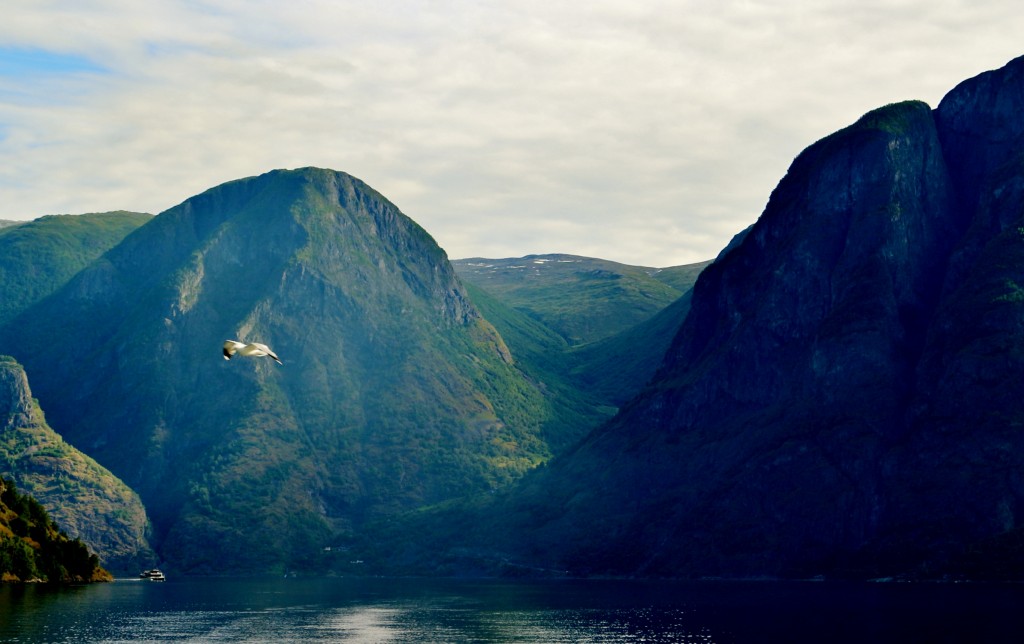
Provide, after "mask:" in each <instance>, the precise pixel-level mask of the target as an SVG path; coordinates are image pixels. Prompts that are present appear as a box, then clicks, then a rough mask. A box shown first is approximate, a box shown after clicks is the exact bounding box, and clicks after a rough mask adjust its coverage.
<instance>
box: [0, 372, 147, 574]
mask: <svg viewBox="0 0 1024 644" xmlns="http://www.w3.org/2000/svg"><path fill="white" fill-rule="evenodd" d="M0 473H2V474H3V475H4V476H6V477H7V478H9V479H11V480H13V481H16V482H17V484H18V486H19V487H20V488H21V489H22V490H24V491H25V492H26V493H27V494H31V495H32V496H33V497H34V498H35V499H36V500H38V501H39V502H40V503H41V504H42V505H43V506H44V507H46V508H47V509H48V512H49V514H50V516H52V517H53V518H54V520H55V521H56V522H57V523H59V524H60V526H61V528H62V529H63V530H65V531H66V532H67V533H68V534H69V535H71V536H72V537H73V538H77V539H81V540H82V541H83V542H85V543H86V544H87V545H88V546H89V548H90V549H91V550H92V551H93V552H95V553H96V554H97V555H99V557H100V560H101V561H102V562H103V565H104V566H106V567H108V568H110V569H113V570H134V569H137V568H139V567H144V566H146V565H148V564H151V563H152V561H153V558H154V554H153V552H152V550H151V549H150V547H149V543H148V541H147V539H146V531H147V529H148V521H147V518H146V512H145V510H144V509H143V507H142V502H141V501H140V500H139V497H138V495H137V494H135V493H134V492H132V491H131V490H130V489H129V488H128V487H127V486H126V485H125V484H124V483H122V482H121V481H120V480H118V479H117V478H116V477H115V476H114V475H113V474H111V473H110V472H109V471H108V470H106V469H105V468H103V467H101V466H100V465H99V464H97V463H96V462H95V461H94V460H93V459H91V458H89V457H88V456H86V455H85V454H82V453H81V452H80V451H78V450H77V449H75V448H74V447H72V446H71V445H69V444H67V443H65V442H64V440H63V439H62V438H61V437H60V436H58V435H57V434H56V433H55V432H54V431H53V430H52V429H50V427H49V426H48V425H47V424H46V419H45V418H44V417H43V412H42V410H40V408H39V405H38V404H37V403H36V402H35V401H34V400H33V399H32V392H31V391H30V390H29V385H28V379H27V377H26V375H25V371H24V369H22V367H21V365H19V364H18V363H17V362H15V361H14V360H13V359H12V358H10V357H8V356H0Z"/></svg>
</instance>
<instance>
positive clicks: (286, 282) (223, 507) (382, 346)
mask: <svg viewBox="0 0 1024 644" xmlns="http://www.w3.org/2000/svg"><path fill="white" fill-rule="evenodd" d="M28 320H32V324H26V323H24V322H26V321H28ZM71 321H74V322H73V324H74V329H75V330H76V331H75V333H76V335H75V340H76V346H77V347H80V351H79V353H77V354H76V355H75V356H74V359H67V357H66V355H65V353H64V351H65V350H64V349H63V348H62V347H61V346H60V345H59V344H54V343H53V342H52V339H53V338H55V337H56V338H60V337H66V336H67V335H68V334H69V333H71V326H70V324H72V323H71ZM229 338H234V339H240V340H246V341H261V342H265V343H267V344H269V345H270V346H272V347H273V348H274V349H275V350H276V352H277V353H278V355H280V357H281V359H282V360H283V362H284V366H278V365H277V364H275V363H273V362H270V361H258V360H245V359H235V360H232V361H230V362H227V361H225V360H223V359H222V357H221V355H220V346H221V344H222V342H223V341H224V340H225V339H229ZM0 346H3V347H5V348H6V349H7V350H8V351H9V352H11V353H13V354H14V355H16V356H17V357H18V358H19V359H20V360H22V361H23V363H24V364H25V366H26V370H27V371H28V373H29V374H30V376H31V377H32V379H33V383H34V387H35V388H36V391H37V395H38V397H39V400H40V401H41V403H42V404H43V406H44V407H45V408H46V409H47V413H48V415H49V416H50V421H51V423H52V424H53V426H54V427H55V428H56V429H58V430H59V431H61V432H62V433H63V434H64V435H65V436H67V437H68V438H69V440H73V441H74V442H75V443H76V444H78V445H82V446H83V448H84V449H86V450H88V452H89V453H90V454H91V455H92V456H94V457H95V458H96V459H97V460H98V461H100V462H101V463H104V464H108V465H109V467H111V469H113V470H114V471H115V472H116V473H117V474H118V475H119V476H121V477H122V478H123V479H124V480H126V481H127V482H129V483H130V484H131V485H132V486H133V487H134V488H135V489H137V490H138V491H139V493H140V495H141V496H142V498H143V500H144V502H145V503H146V507H147V509H148V511H149V512H150V516H151V517H152V518H153V523H154V527H155V538H156V540H157V543H158V544H159V545H158V547H159V549H160V552H161V554H162V555H163V556H164V557H165V558H166V559H167V560H168V562H169V564H170V565H171V566H174V567H178V568H181V569H185V570H188V571H196V572H205V571H217V570H234V571H249V570H251V571H265V570H282V569H287V568H292V567H317V566H321V565H324V562H322V561H320V560H319V559H318V557H319V556H320V555H321V553H322V552H323V547H324V546H325V545H342V544H344V543H345V541H346V540H347V539H349V538H351V537H352V536H353V535H354V534H356V533H357V532H359V531H360V530H361V529H362V526H364V525H365V524H366V523H367V522H368V521H371V520H374V519H376V518H379V517H382V516H389V515H390V514H392V513H395V512H397V511H400V510H405V509H409V508H413V507H418V506H420V505H424V504H430V503H436V502H439V501H443V500H445V499H448V498H451V497H453V496H457V495H460V494H464V493H467V492H473V491H479V490H490V489H492V488H494V487H500V486H501V485H503V484H505V483H507V482H509V481H511V480H513V479H515V478H516V477H518V476H519V475H520V474H521V473H522V472H523V471H525V470H526V469H528V468H529V467H531V466H533V465H535V464H536V463H538V462H540V461H542V460H544V459H546V458H547V457H548V456H549V454H550V452H549V448H548V441H549V439H551V438H552V436H553V435H556V434H557V432H561V431H567V430H566V429H565V428H564V427H562V426H560V427H553V426H551V425H549V424H548V420H549V419H550V410H551V401H550V400H549V399H547V398H546V397H545V395H544V394H543V392H542V391H541V390H540V389H539V387H538V386H537V385H536V384H535V383H532V382H530V381H529V380H528V379H527V378H525V377H524V376H523V374H522V373H520V372H519V371H518V369H517V368H516V366H515V364H514V363H513V361H512V359H511V356H510V355H509V353H508V350H507V348H506V347H505V346H504V342H503V341H502V339H501V337H500V336H499V335H498V334H497V332H496V331H495V330H494V328H493V327H492V326H491V325H490V324H489V323H488V322H487V321H486V320H484V319H483V318H482V317H481V316H480V315H479V313H478V312H477V311H476V309H475V308H474V307H473V306H472V305H471V304H470V303H469V300H468V298H467V296H466V294H465V291H464V289H463V287H462V285H461V284H460V283H459V281H458V279H457V278H456V277H455V274H454V272H453V270H452V268H451V266H450V265H449V264H448V262H447V258H446V256H445V254H444V251H442V250H441V249H440V248H439V247H438V246H437V244H436V243H435V242H434V240H433V239H432V238H431V237H430V236H429V235H428V234H427V233H426V232H425V231H424V230H423V229H422V228H420V227H419V226H418V225H416V224H415V222H413V221H412V220H411V219H409V218H408V217H406V216H405V215H403V214H402V213H401V212H399V210H398V209H397V208H396V207H395V206H394V205H392V204H391V203H389V202H388V201H387V200H386V199H384V198H383V197H382V196H381V195H379V194H378V193H376V192H375V191H373V190H372V189H371V188H369V187H368V186H366V185H365V184H363V183H362V182H361V181H359V180H358V179H355V178H353V177H350V176H348V175H345V174H343V173H339V172H334V171H330V170H320V169H314V168H306V169H302V170H295V171H275V172H271V173H268V174H265V175H262V176H259V177H252V178H249V179H242V180H239V181H234V182H231V183H228V184H225V185H223V186H219V187H217V188H213V189H211V190H209V191H207V192H205V193H203V194H201V195H198V196H196V197H193V198H191V199H188V200H186V201H185V202H183V203H182V204H181V205H179V206H177V207H175V208H172V209H170V210H168V211H167V212H165V213H162V214H161V215H159V216H157V217H156V218H155V219H154V220H153V221H152V222H150V223H149V224H147V225H146V226H145V227H143V228H142V229H140V230H139V231H137V232H136V234H134V235H132V236H131V237H130V238H128V239H127V240H126V241H125V242H124V243H122V244H120V245H119V246H117V247H116V248H114V249H113V250H112V251H111V252H109V253H107V254H106V255H105V256H104V257H103V258H101V259H100V260H98V261H97V262H96V263H94V264H93V265H91V266H90V267H89V268H87V269H86V270H84V271H83V272H82V273H80V274H79V275H77V276H76V277H75V279H73V280H72V281H71V282H69V284H68V285H67V286H66V287H65V288H63V289H61V290H60V291H59V292H58V293H56V294H55V295H54V296H53V297H51V298H49V299H48V300H47V301H46V302H44V303H42V304H41V305H40V306H38V307H35V308H33V309H30V310H29V311H27V312H26V313H25V314H24V315H23V316H22V317H21V318H19V319H17V320H15V321H14V323H12V324H10V325H7V326H6V327H5V328H3V329H0ZM551 432H555V434H552V433H551ZM562 440H564V438H563V439H562ZM328 563H329V562H328Z"/></svg>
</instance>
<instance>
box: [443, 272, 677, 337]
mask: <svg viewBox="0 0 1024 644" xmlns="http://www.w3.org/2000/svg"><path fill="white" fill-rule="evenodd" d="M452 265H453V266H454V267H455V270H456V271H457V272H458V273H459V277H461V278H462V279H463V280H464V281H466V282H469V283H471V284H474V285H476V286H479V287H480V288H482V289H484V290H486V291H488V292H489V293H491V294H493V295H494V296H496V297H497V298H499V299H500V300H501V301H502V302H503V303H505V304H507V305H509V306H511V307H512V308H515V309H517V310H520V311H522V312H524V313H526V314H527V315H530V316H532V317H534V318H536V319H537V320H540V321H541V322H543V323H544V324H545V325H547V326H548V327H549V328H550V329H552V330H554V331H555V332H557V333H558V334H559V335H561V336H562V338H564V339H565V341H566V342H567V343H568V344H569V345H570V346H575V345H578V344H584V343H587V342H593V341H595V340H601V339H604V338H607V337H610V336H612V335H615V334H616V333H619V332H621V331H624V330H626V329H628V328H630V327H632V326H634V325H636V324H639V323H640V322H643V321H645V320H647V319H648V318H650V317H651V316H652V315H654V314H655V313H657V312H658V311H660V310H661V309H663V308H665V307H666V306H668V305H669V304H670V303H671V302H673V301H674V300H675V299H677V298H678V297H680V296H681V295H682V294H683V290H679V289H676V288H675V287H674V286H672V285H670V284H668V283H666V282H665V281H662V280H659V279H656V278H655V277H652V276H651V274H652V273H656V272H657V270H658V269H653V268H646V267H641V266H629V265H625V264H619V263H616V262H611V261H607V260H602V259H594V258H590V257H578V256H575V255H528V256H526V257H519V258H511V259H483V258H470V259H460V260H456V261H453V262H452ZM684 290H685V289H684Z"/></svg>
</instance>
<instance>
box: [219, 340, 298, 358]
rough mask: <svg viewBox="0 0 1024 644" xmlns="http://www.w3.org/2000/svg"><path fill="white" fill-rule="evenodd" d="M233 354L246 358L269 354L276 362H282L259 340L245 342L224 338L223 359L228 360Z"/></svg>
mask: <svg viewBox="0 0 1024 644" xmlns="http://www.w3.org/2000/svg"><path fill="white" fill-rule="evenodd" d="M235 354H238V355H240V356H243V357H246V358H262V357H264V356H270V357H271V358H273V359H274V361H275V362H277V364H284V363H283V362H281V359H280V358H278V357H277V354H276V353H274V352H273V351H271V350H270V347H268V346H267V345H265V344H260V343H259V342H250V343H249V344H246V343H244V342H239V341H238V340H226V341H225V342H224V359H225V360H230V359H231V358H233V357H235Z"/></svg>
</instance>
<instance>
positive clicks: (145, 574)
mask: <svg viewBox="0 0 1024 644" xmlns="http://www.w3.org/2000/svg"><path fill="white" fill-rule="evenodd" d="M139 577H140V578H141V579H147V580H149V581H167V577H165V576H164V573H162V572H160V571H159V570H157V569H156V568H153V569H152V570H144V571H142V573H141V574H140V575H139Z"/></svg>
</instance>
